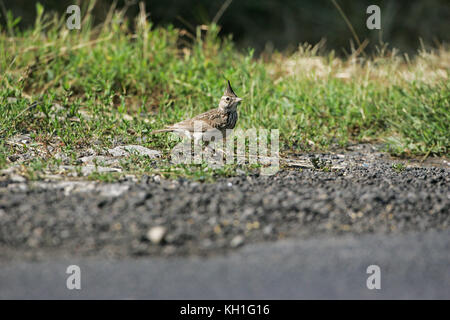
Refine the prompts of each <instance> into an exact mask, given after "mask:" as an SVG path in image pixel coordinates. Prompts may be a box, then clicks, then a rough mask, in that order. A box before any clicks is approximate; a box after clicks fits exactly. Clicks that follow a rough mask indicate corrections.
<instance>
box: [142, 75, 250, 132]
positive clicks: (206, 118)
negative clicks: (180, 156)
mask: <svg viewBox="0 0 450 320" xmlns="http://www.w3.org/2000/svg"><path fill="white" fill-rule="evenodd" d="M241 100H242V99H241V98H238V96H237V95H236V93H234V91H233V89H232V88H231V84H230V81H228V82H227V87H226V89H225V92H224V94H223V96H222V98H221V99H220V102H219V107H217V108H215V109H212V110H209V111H207V112H204V113H202V114H199V115H197V116H195V117H193V118H192V119H187V120H183V121H181V122H178V123H175V124H173V125H170V126H167V127H166V128H164V129H160V130H155V131H152V132H151V133H150V134H154V133H160V132H177V133H180V134H183V135H185V136H188V137H190V138H191V137H194V138H195V139H196V140H200V139H201V138H202V137H203V135H204V134H205V133H207V132H210V131H214V129H217V130H219V131H220V132H221V133H222V135H223V137H225V134H226V130H227V129H234V127H235V126H236V122H237V119H238V114H237V106H238V104H239V102H240V101H241ZM200 127H201V130H199V131H198V132H197V131H196V130H198V129H200Z"/></svg>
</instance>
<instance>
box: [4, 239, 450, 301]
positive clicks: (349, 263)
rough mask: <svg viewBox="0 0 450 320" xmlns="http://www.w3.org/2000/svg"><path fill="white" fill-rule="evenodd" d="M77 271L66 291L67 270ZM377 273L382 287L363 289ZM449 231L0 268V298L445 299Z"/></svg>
mask: <svg viewBox="0 0 450 320" xmlns="http://www.w3.org/2000/svg"><path fill="white" fill-rule="evenodd" d="M72 264H76V265H78V266H79V267H80V270H81V273H80V274H81V290H76V289H75V290H68V289H67V287H66V280H67V277H69V275H68V274H66V269H67V267H68V266H69V265H72ZM370 265H377V266H379V267H380V275H381V277H380V279H381V282H380V284H381V289H372V290H369V289H368V288H367V285H366V282H367V278H368V277H369V276H371V274H367V267H368V266H370ZM449 266H450V232H448V231H446V232H427V233H425V234H409V235H401V236H398V235H397V236H380V235H378V236H375V235H369V236H362V237H358V238H355V237H343V238H339V239H335V238H327V237H325V238H321V239H310V240H305V241H292V240H287V241H281V242H277V243H274V244H257V245H251V246H248V247H245V248H243V249H241V250H238V251H237V252H233V253H230V254H226V255H220V256H210V257H203V258H200V257H181V258H180V257H174V258H164V257H155V258H143V259H130V258H128V259H124V260H105V259H101V260H98V259H95V258H91V259H89V258H88V259H86V258H78V259H75V258H74V259H66V260H58V261H45V262H37V263H32V262H15V263H11V264H9V263H6V264H3V265H2V266H1V273H0V298H1V299H9V298H18V299H54V298H58V299H99V298H105V299H347V298H349V299H450V270H449Z"/></svg>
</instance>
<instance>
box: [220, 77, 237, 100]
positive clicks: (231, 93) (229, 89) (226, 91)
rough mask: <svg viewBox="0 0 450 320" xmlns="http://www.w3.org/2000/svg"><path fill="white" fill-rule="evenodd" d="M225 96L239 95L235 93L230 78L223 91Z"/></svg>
mask: <svg viewBox="0 0 450 320" xmlns="http://www.w3.org/2000/svg"><path fill="white" fill-rule="evenodd" d="M223 95H224V96H230V97H237V95H236V93H234V91H233V88H231V84H230V80H227V88H226V89H225V92H224V93H223Z"/></svg>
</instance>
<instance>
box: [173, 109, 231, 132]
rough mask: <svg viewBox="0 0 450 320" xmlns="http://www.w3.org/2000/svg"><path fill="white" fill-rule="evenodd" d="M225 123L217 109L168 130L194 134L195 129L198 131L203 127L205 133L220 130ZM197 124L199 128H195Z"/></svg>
mask: <svg viewBox="0 0 450 320" xmlns="http://www.w3.org/2000/svg"><path fill="white" fill-rule="evenodd" d="M197 122H199V123H197ZM223 122H224V119H223V115H222V114H221V113H220V112H218V111H217V109H213V110H209V111H207V112H204V113H201V114H199V115H197V116H195V117H193V118H192V119H187V120H183V121H181V122H178V123H175V124H173V125H171V126H169V127H167V128H168V129H172V130H188V131H191V132H192V131H194V130H195V129H197V130H198V129H200V126H201V130H202V132H205V131H207V130H211V129H218V128H220V127H221V125H222V123H223ZM196 124H197V126H198V128H196V127H195V125H196Z"/></svg>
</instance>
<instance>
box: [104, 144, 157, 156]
mask: <svg viewBox="0 0 450 320" xmlns="http://www.w3.org/2000/svg"><path fill="white" fill-rule="evenodd" d="M108 152H109V154H110V155H112V156H113V157H124V156H128V155H130V154H138V155H140V156H148V157H149V158H152V159H153V158H157V157H160V156H161V152H159V151H157V150H152V149H149V148H146V147H143V146H138V145H127V146H118V147H115V148H113V149H109V150H108Z"/></svg>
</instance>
